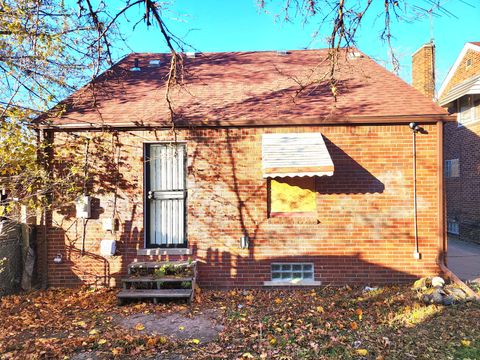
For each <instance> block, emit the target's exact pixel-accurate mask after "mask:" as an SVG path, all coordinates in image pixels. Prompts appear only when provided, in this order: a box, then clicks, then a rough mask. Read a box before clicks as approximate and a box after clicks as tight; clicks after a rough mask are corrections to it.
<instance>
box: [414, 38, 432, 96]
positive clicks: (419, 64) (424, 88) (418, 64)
mask: <svg viewBox="0 0 480 360" xmlns="http://www.w3.org/2000/svg"><path fill="white" fill-rule="evenodd" d="M412 85H413V87H414V88H415V89H417V90H418V91H420V92H421V93H422V94H424V95H425V96H427V97H428V98H430V99H432V100H433V98H434V97H435V45H434V44H433V42H430V43H427V44H425V45H423V46H422V47H421V48H420V49H418V50H417V51H415V52H414V53H413V55H412Z"/></svg>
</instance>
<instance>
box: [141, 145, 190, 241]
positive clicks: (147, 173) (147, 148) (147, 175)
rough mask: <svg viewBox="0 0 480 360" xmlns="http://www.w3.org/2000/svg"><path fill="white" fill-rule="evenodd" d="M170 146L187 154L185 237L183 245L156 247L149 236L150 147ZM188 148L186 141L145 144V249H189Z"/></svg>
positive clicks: (184, 172)
mask: <svg viewBox="0 0 480 360" xmlns="http://www.w3.org/2000/svg"><path fill="white" fill-rule="evenodd" d="M168 144H175V145H183V146H184V149H185V152H184V159H183V182H184V184H183V186H184V189H185V197H184V212H183V236H184V240H185V241H184V243H183V244H176V245H175V244H173V245H172V246H168V245H163V246H162V245H156V244H150V243H149V235H150V228H151V225H150V221H149V219H150V206H149V199H148V187H149V186H150V166H149V158H150V146H151V145H168ZM187 164H188V147H187V142H186V141H145V142H144V143H143V229H144V231H143V246H144V249H184V248H188V231H187V228H188V226H187V225H188V223H187V219H188V216H187V215H188V214H187V212H188V211H187V210H188V203H187V202H188V189H187V177H188V173H187V169H188V166H187Z"/></svg>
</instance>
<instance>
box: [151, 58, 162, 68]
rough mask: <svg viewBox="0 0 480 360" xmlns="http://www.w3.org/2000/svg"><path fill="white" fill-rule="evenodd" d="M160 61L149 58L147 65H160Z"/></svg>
mask: <svg viewBox="0 0 480 360" xmlns="http://www.w3.org/2000/svg"><path fill="white" fill-rule="evenodd" d="M160 65H161V61H160V60H159V59H154V60H150V61H149V62H148V66H150V67H160Z"/></svg>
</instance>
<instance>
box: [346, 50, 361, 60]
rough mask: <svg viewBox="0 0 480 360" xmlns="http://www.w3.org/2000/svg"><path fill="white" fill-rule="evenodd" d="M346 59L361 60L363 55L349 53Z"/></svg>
mask: <svg viewBox="0 0 480 360" xmlns="http://www.w3.org/2000/svg"><path fill="white" fill-rule="evenodd" d="M348 58H349V59H350V60H354V59H361V58H363V54H362V53H361V52H359V51H353V52H351V53H348Z"/></svg>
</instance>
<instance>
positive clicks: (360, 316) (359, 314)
mask: <svg viewBox="0 0 480 360" xmlns="http://www.w3.org/2000/svg"><path fill="white" fill-rule="evenodd" d="M355 312H356V314H357V315H358V320H362V317H363V311H362V309H357V310H356V311H355Z"/></svg>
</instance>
